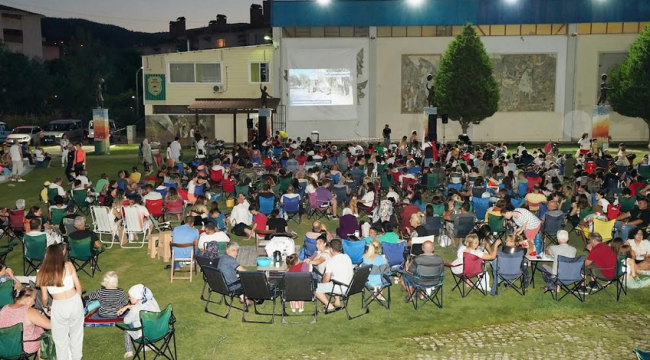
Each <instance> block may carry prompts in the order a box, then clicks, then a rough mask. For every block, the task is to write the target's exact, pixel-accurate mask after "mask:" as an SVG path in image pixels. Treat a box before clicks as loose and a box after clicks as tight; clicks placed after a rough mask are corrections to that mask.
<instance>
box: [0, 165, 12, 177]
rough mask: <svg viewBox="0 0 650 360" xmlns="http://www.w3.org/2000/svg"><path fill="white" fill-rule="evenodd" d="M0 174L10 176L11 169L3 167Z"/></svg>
mask: <svg viewBox="0 0 650 360" xmlns="http://www.w3.org/2000/svg"><path fill="white" fill-rule="evenodd" d="M0 175H3V176H11V169H9V168H6V167H3V168H2V172H0Z"/></svg>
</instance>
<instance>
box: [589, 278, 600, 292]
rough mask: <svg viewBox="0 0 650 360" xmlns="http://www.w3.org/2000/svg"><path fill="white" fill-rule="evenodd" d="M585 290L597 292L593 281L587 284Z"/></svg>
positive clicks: (596, 286) (596, 285)
mask: <svg viewBox="0 0 650 360" xmlns="http://www.w3.org/2000/svg"><path fill="white" fill-rule="evenodd" d="M587 290H598V284H596V281H595V280H592V281H590V282H589V284H587Z"/></svg>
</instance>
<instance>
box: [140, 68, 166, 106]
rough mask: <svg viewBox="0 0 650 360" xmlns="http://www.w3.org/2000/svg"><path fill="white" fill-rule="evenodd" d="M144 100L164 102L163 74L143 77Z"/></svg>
mask: <svg viewBox="0 0 650 360" xmlns="http://www.w3.org/2000/svg"><path fill="white" fill-rule="evenodd" d="M144 89H145V95H144V97H145V100H151V101H165V100H166V94H165V74H145V75H144Z"/></svg>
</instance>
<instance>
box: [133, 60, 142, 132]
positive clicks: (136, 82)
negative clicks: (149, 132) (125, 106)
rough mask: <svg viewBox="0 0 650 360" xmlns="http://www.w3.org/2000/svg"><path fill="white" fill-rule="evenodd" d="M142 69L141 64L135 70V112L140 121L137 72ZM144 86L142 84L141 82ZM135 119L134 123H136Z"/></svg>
mask: <svg viewBox="0 0 650 360" xmlns="http://www.w3.org/2000/svg"><path fill="white" fill-rule="evenodd" d="M140 70H142V66H140V68H139V69H138V71H136V72H135V113H136V116H137V117H138V120H137V121H140V80H139V79H138V73H139V72H140ZM142 86H144V84H142ZM137 121H136V123H137Z"/></svg>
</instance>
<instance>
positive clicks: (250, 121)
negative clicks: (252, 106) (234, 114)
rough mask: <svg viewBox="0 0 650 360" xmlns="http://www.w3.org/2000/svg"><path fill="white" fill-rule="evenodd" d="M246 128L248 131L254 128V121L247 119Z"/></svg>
mask: <svg viewBox="0 0 650 360" xmlns="http://www.w3.org/2000/svg"><path fill="white" fill-rule="evenodd" d="M246 128H248V129H252V128H253V119H246Z"/></svg>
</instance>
